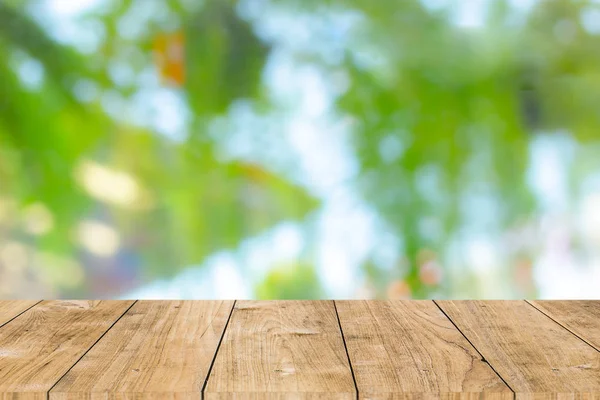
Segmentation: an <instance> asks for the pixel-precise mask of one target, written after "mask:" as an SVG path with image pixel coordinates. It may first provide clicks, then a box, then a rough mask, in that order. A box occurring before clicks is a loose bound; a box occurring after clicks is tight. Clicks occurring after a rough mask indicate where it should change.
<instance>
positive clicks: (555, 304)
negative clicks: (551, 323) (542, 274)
mask: <svg viewBox="0 0 600 400" xmlns="http://www.w3.org/2000/svg"><path fill="white" fill-rule="evenodd" d="M530 303H531V304H532V305H533V306H534V307H536V308H537V309H539V310H540V311H542V312H543V313H544V314H546V315H548V316H549V317H550V318H552V319H553V320H555V321H556V322H558V323H559V324H561V325H562V326H564V327H565V328H567V329H568V330H570V331H571V332H573V333H574V334H575V335H577V336H579V337H580V338H582V339H583V340H585V341H586V342H587V343H589V344H590V345H591V346H593V347H594V348H595V349H596V350H598V351H600V301H598V300H596V301H594V300H564V301H563V300H542V301H540V300H538V301H530Z"/></svg>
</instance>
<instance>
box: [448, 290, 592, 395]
mask: <svg viewBox="0 0 600 400" xmlns="http://www.w3.org/2000/svg"><path fill="white" fill-rule="evenodd" d="M437 303H438V304H439V305H440V307H441V308H442V309H443V310H444V311H445V312H446V314H447V315H448V316H449V317H450V318H451V319H452V321H453V322H454V323H455V324H456V326H457V327H458V328H459V329H460V330H461V331H462V332H463V333H464V334H465V336H466V337H467V338H468V339H469V340H470V342H471V343H473V345H474V346H475V347H476V348H477V349H478V350H479V352H480V353H481V354H483V356H484V357H485V359H486V360H487V361H488V362H489V363H490V364H491V366H492V367H493V368H494V369H495V370H496V371H497V372H498V374H499V375H500V376H501V377H502V378H503V379H504V380H505V381H506V383H507V384H508V385H509V386H510V387H511V389H512V390H514V391H515V393H516V398H517V399H529V398H532V399H533V398H535V399H546V398H547V399H556V398H565V399H567V398H568V399H595V398H598V396H600V353H599V352H598V351H596V350H595V349H594V348H592V347H591V346H589V345H588V344H587V343H585V342H583V341H582V340H580V339H579V338H577V337H576V336H575V335H573V334H572V333H571V332H569V331H567V330H566V329H565V328H563V327H562V326H560V325H558V324H557V323H555V322H554V321H552V320H551V319H550V318H548V317H547V316H546V315H544V314H542V313H541V312H539V311H538V310H536V309H535V308H534V307H532V306H531V305H530V304H528V303H526V302H525V301H438V302H437Z"/></svg>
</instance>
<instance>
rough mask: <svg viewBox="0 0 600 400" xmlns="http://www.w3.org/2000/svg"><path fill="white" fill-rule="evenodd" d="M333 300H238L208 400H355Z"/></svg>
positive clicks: (213, 375) (212, 379)
mask: <svg viewBox="0 0 600 400" xmlns="http://www.w3.org/2000/svg"><path fill="white" fill-rule="evenodd" d="M355 397H356V392H355V387H354V382H353V379H352V372H351V370H350V366H349V364H348V358H347V355H346V351H345V348H344V343H343V339H342V336H341V333H340V329H339V324H338V321H337V315H336V312H335V308H334V305H333V302H332V301H240V302H238V303H236V306H235V308H234V310H233V314H232V315H231V320H230V321H229V326H228V328H227V330H226V332H225V336H224V338H223V341H222V343H221V347H220V349H219V352H218V354H217V358H216V360H215V364H214V367H213V370H212V373H211V374H210V376H209V379H208V385H207V387H206V390H205V392H204V398H205V399H208V400H215V399H218V400H229V399H286V400H287V399H290V400H291V399H315V400H316V399H354V398H355Z"/></svg>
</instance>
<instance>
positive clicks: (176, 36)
mask: <svg viewBox="0 0 600 400" xmlns="http://www.w3.org/2000/svg"><path fill="white" fill-rule="evenodd" d="M0 60H1V62H0V298H19V297H30V298H42V297H43V298H53V297H78V298H123V297H129V298H131V297H135V298H266V299H273V298H444V297H453V298H522V297H528V298H534V297H541V298H571V297H581V298H600V1H594V0H568V1H567V0H538V1H536V0H479V1H477V0H470V1H468V0H456V1H450V0H396V1H389V0H380V1H373V0H335V1H313V0H278V1H274V0H204V1H201V0H0Z"/></svg>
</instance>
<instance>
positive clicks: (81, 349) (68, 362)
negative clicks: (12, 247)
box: [0, 301, 133, 399]
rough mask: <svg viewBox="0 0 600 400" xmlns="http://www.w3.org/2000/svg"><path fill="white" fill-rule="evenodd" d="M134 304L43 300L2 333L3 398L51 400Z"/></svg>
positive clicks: (0, 370) (0, 371) (0, 383)
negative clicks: (62, 380)
mask: <svg viewBox="0 0 600 400" xmlns="http://www.w3.org/2000/svg"><path fill="white" fill-rule="evenodd" d="M131 304H133V301H43V302H41V303H39V304H37V305H35V306H34V307H33V308H31V309H29V310H27V311H26V312H24V313H23V314H21V315H20V316H18V317H17V318H15V319H13V320H12V321H10V322H9V323H7V324H5V325H4V326H2V327H1V328H0V355H1V356H2V357H0V393H2V396H0V398H1V397H4V398H5V399H10V398H14V399H16V398H18V399H28V398H36V399H37V398H41V399H45V398H46V396H47V392H48V391H49V390H50V388H51V387H52V386H53V385H54V384H55V383H56V382H58V380H59V379H60V378H61V377H62V376H63V375H64V374H65V373H66V372H67V371H68V370H69V368H71V367H72V366H73V365H74V364H75V363H76V362H77V361H78V360H79V358H81V356H82V355H83V354H85V352H86V351H87V350H88V349H89V348H90V347H91V346H92V345H93V344H94V343H95V342H96V341H97V340H98V339H99V338H100V337H101V336H102V335H103V334H104V333H105V332H106V331H107V330H108V329H109V328H110V327H111V325H112V324H114V323H115V322H116V321H117V320H118V319H119V318H120V317H121V315H123V313H125V311H127V309H128V308H129V307H130V306H131Z"/></svg>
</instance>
